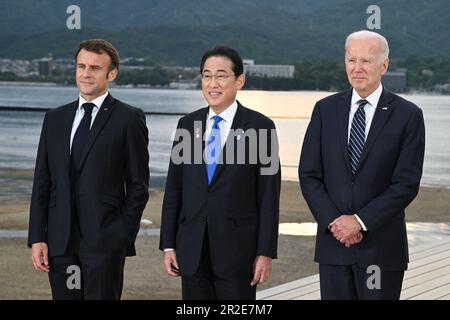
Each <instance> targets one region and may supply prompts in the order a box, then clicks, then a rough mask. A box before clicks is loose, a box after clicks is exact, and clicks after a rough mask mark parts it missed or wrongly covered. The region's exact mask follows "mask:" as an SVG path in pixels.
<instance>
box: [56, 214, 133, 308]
mask: <svg viewBox="0 0 450 320" xmlns="http://www.w3.org/2000/svg"><path fill="white" fill-rule="evenodd" d="M77 220H78V219H76V218H73V219H72V229H71V239H70V244H69V246H68V248H67V250H66V252H65V254H64V255H62V256H55V257H50V261H49V262H50V272H49V280H50V286H51V288H52V296H53V299H55V300H119V299H120V297H121V294H122V287H123V269H124V265H125V254H126V250H125V248H124V249H123V250H119V251H113V252H100V253H98V252H95V253H94V252H87V251H85V250H84V249H83V238H82V234H81V232H80V230H79V226H78V223H77Z"/></svg>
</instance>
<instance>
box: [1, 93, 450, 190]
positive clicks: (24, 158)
mask: <svg viewBox="0 0 450 320" xmlns="http://www.w3.org/2000/svg"><path fill="white" fill-rule="evenodd" d="M77 93H78V91H77V89H76V88H70V87H37V86H29V87H27V86H25V87H22V86H9V85H8V86H6V85H3V86H0V106H34V107H56V106H59V105H62V104H65V103H67V102H69V101H72V100H75V99H76V98H77ZM111 93H112V94H113V95H114V96H115V97H116V98H118V99H121V100H123V101H125V102H127V103H129V104H131V105H134V106H137V107H140V108H142V109H143V110H144V111H163V112H191V111H194V110H196V109H198V108H201V107H203V106H205V105H206V104H205V102H204V100H203V98H202V95H201V92H200V91H183V90H156V89H130V88H112V89H111ZM329 94H330V93H329V92H311V91H301V92H271V91H241V92H239V95H238V99H239V100H240V102H241V103H242V104H244V105H246V106H249V107H251V108H253V109H255V110H258V111H260V112H262V113H264V114H266V115H267V116H269V117H271V118H272V119H273V120H274V121H275V123H276V126H277V129H278V135H279V141H280V157H281V163H282V174H283V179H286V180H297V165H298V160H299V153H300V149H301V144H302V140H303V136H304V133H305V130H306V127H307V125H308V122H309V116H310V115H311V111H312V108H313V106H314V103H315V102H316V101H317V100H318V99H321V98H323V97H325V96H327V95H329ZM404 97H405V98H406V99H408V100H411V101H413V102H414V103H416V104H417V105H419V106H420V107H421V108H422V110H423V112H424V116H425V122H426V123H425V125H426V139H427V141H426V155H425V164H424V174H423V179H422V184H424V185H438V186H447V187H450V143H448V140H447V134H448V133H450V129H449V128H450V96H433V95H404ZM43 116H44V114H43V113H40V112H0V168H16V169H30V168H33V167H34V161H35V156H36V150H37V144H38V140H39V134H40V130H41V125H42V120H43ZM178 118H179V117H178V116H147V126H148V128H149V135H150V143H149V150H150V170H151V177H152V178H154V181H160V182H159V183H161V182H162V180H163V178H164V177H165V175H166V172H167V166H168V161H169V154H170V147H171V142H170V136H171V133H172V131H173V129H174V128H175V126H176V123H177V120H178ZM153 185H154V184H153ZM154 186H155V185H154Z"/></svg>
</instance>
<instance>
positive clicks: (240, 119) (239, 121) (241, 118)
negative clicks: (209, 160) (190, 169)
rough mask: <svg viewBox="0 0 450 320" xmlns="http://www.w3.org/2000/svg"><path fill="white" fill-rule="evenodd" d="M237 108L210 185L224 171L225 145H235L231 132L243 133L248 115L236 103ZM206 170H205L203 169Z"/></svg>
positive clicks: (234, 137)
mask: <svg viewBox="0 0 450 320" xmlns="http://www.w3.org/2000/svg"><path fill="white" fill-rule="evenodd" d="M237 104H238V107H237V110H236V114H235V115H234V118H233V123H232V124H231V128H230V133H229V134H228V137H227V141H226V142H225V144H224V146H223V148H222V153H221V157H220V159H221V160H222V161H221V162H220V163H219V164H218V165H217V167H216V171H215V172H214V175H213V178H212V180H211V185H212V184H213V183H214V182H215V181H216V180H217V179H218V178H219V176H220V175H221V174H222V172H223V170H224V169H225V165H226V164H225V161H226V159H227V154H226V153H227V152H226V150H227V145H228V144H230V143H233V144H235V140H236V136H235V135H234V134H233V131H236V130H237V129H243V130H244V131H245V129H246V124H247V123H248V113H247V110H246V109H245V108H244V107H243V106H242V105H241V104H240V103H239V101H237ZM233 149H234V153H235V154H234V158H233V159H236V152H237V150H236V149H237V148H236V145H235V146H234V148H233ZM205 170H206V168H205Z"/></svg>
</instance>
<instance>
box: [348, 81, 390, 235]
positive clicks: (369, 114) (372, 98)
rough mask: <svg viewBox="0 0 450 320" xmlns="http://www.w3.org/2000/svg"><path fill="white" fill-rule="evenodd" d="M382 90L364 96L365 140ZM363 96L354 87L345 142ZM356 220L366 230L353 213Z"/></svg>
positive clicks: (381, 88)
mask: <svg viewBox="0 0 450 320" xmlns="http://www.w3.org/2000/svg"><path fill="white" fill-rule="evenodd" d="M382 92H383V86H382V85H381V83H380V85H379V86H378V88H377V89H376V90H375V91H374V92H372V93H371V94H370V95H369V96H368V97H367V98H365V99H366V100H367V101H368V102H369V103H367V104H366V105H365V106H364V112H365V113H366V132H365V140H367V136H368V135H369V130H370V126H371V124H372V120H373V115H374V114H375V110H376V109H377V105H378V101H379V100H380V97H381V93H382ZM361 99H363V98H361V97H360V95H359V94H358V92H356V90H355V89H353V93H352V102H351V103H352V104H351V106H350V113H349V115H348V136H347V143H348V142H349V140H350V130H351V128H352V121H353V117H354V115H355V113H356V110H358V101H359V100H361ZM355 218H356V220H358V222H359V224H360V225H361V227H362V228H363V230H364V231H367V227H366V225H365V224H364V222H363V221H362V220H361V218H360V217H359V216H358V215H357V214H355Z"/></svg>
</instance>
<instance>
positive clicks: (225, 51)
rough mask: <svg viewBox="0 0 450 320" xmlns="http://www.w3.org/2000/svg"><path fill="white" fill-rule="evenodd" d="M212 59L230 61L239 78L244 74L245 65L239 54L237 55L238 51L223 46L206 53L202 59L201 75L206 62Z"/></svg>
mask: <svg viewBox="0 0 450 320" xmlns="http://www.w3.org/2000/svg"><path fill="white" fill-rule="evenodd" d="M210 57H225V58H228V59H230V61H231V63H232V64H233V68H232V69H233V72H234V75H235V76H236V77H239V76H240V75H241V74H243V73H244V64H243V62H242V58H241V56H240V55H239V53H237V51H236V50H234V49H233V48H230V47H227V46H223V45H217V46H215V47H213V48H211V49H209V50H208V51H206V52H205V54H204V55H203V57H202V63H201V64H200V73H202V72H203V67H204V66H205V62H206V60H208V58H210Z"/></svg>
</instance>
